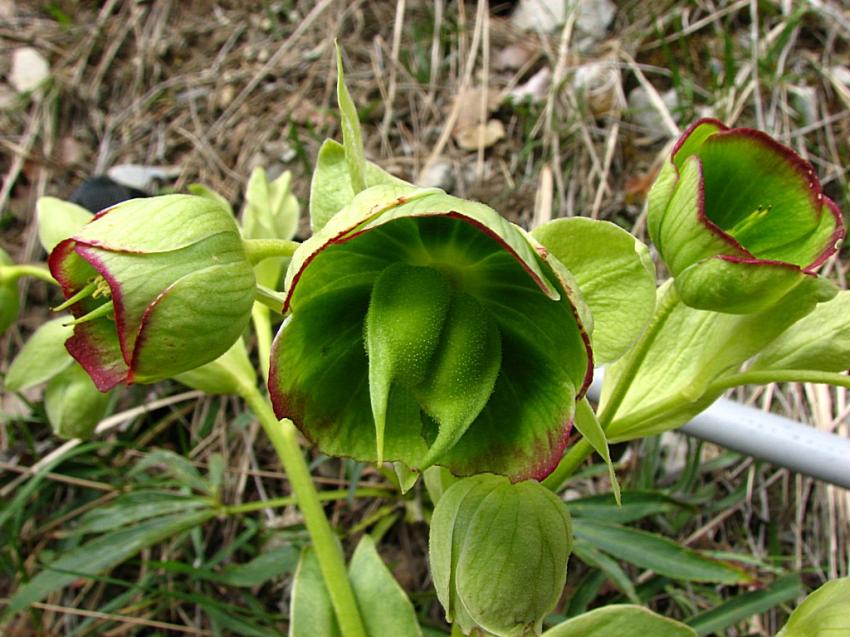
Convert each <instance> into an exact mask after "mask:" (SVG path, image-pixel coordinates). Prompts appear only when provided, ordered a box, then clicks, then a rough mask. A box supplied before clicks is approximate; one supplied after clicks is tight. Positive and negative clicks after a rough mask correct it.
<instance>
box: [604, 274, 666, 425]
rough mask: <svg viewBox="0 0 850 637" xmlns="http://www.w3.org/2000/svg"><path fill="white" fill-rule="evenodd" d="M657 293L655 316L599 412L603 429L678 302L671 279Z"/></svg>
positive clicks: (611, 418)
mask: <svg viewBox="0 0 850 637" xmlns="http://www.w3.org/2000/svg"><path fill="white" fill-rule="evenodd" d="M665 288H666V289H665ZM658 294H659V299H658V306H657V307H656V308H655V316H653V317H652V322H651V323H650V324H649V326H648V327H647V328H646V331H645V332H644V333H643V336H641V338H640V340H639V341H638V343H637V345H636V346H635V351H634V352H633V353H630V354H628V358H627V360H626V368H625V369H624V370H623V371H622V372H621V373H620V378H619V379H618V380H617V384H616V385H615V386H614V389H613V391H612V392H611V395H610V397H609V398H608V400H607V401H606V402H605V406H604V408H603V409H602V412H601V413H600V414H599V424H600V426H601V427H602V429H603V430H605V429H607V427H608V425H610V424H611V421H612V420H614V416H615V415H616V413H617V410H618V409H619V408H620V405H622V404H623V400H624V399H625V397H626V394H627V393H628V391H629V388H630V387H631V386H632V381H633V380H634V379H635V376H637V373H638V371H640V366H641V365H642V364H643V361H644V359H646V355H647V354H648V353H649V349H650V348H651V347H652V344H653V343H654V342H655V339H656V338H657V337H658V335H659V334H660V333H661V330H662V329H663V327H664V324H665V323H666V322H667V318H668V317H669V316H670V312H671V311H672V310H673V308H674V307H676V305H678V303H679V294H678V293H677V292H676V286H675V285H674V284H673V281H672V279H671V280H670V281H668V282H667V283H666V284H665V285H663V286H661V288H659V290H658Z"/></svg>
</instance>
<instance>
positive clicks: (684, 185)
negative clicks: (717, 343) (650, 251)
mask: <svg viewBox="0 0 850 637" xmlns="http://www.w3.org/2000/svg"><path fill="white" fill-rule="evenodd" d="M648 225H649V233H650V236H651V237H652V240H653V242H654V243H655V245H656V247H657V248H658V250H659V252H660V253H661V256H662V258H663V259H664V261H665V263H666V264H667V267H668V268H669V269H670V271H671V273H672V274H673V276H674V277H675V281H676V288H677V290H678V292H679V294H680V296H681V298H682V300H683V301H684V302H685V303H687V304H688V305H690V306H692V307H695V308H698V309H706V310H715V311H719V312H729V313H733V314H747V313H751V312H757V311H761V310H765V309H767V308H769V307H771V306H772V305H773V304H774V303H776V302H777V301H778V300H779V299H781V298H782V297H783V296H785V295H786V294H787V293H788V292H789V291H790V290H792V289H793V288H795V287H797V286H798V285H800V284H802V283H806V284H818V281H817V275H816V274H815V272H816V270H817V268H818V267H820V266H821V265H822V264H823V262H824V261H825V260H826V259H827V258H828V257H829V256H830V255H832V254H833V253H834V252H835V251H836V250H837V249H838V246H839V244H840V243H841V240H842V239H843V238H844V227H843V224H842V220H841V213H840V211H839V210H838V208H837V206H836V205H835V204H834V203H833V202H832V201H831V200H830V199H829V198H827V197H826V196H824V195H823V193H822V192H821V187H820V182H819V181H818V179H817V177H816V176H815V174H814V170H813V169H812V167H811V166H810V165H809V164H808V163H807V162H805V161H804V160H803V159H802V158H800V157H799V156H798V155H797V154H796V153H794V151H792V150H791V149H790V148H787V147H785V146H783V145H781V144H779V143H778V142H776V141H775V140H773V139H772V138H771V137H769V136H768V135H766V134H764V133H762V132H760V131H757V130H752V129H749V128H731V129H730V128H728V127H726V126H725V125H723V124H722V123H721V122H719V121H717V120H713V119H703V120H699V121H698V122H696V123H695V124H693V125H692V126H691V127H690V128H689V129H688V130H687V131H686V132H685V134H684V135H683V136H682V138H681V139H680V140H679V141H678V143H677V144H676V146H675V148H674V149H673V152H672V154H671V156H670V158H669V159H668V160H667V161H666V162H665V164H664V166H663V168H662V170H661V173H660V174H659V176H658V179H657V180H656V182H655V184H654V185H653V187H652V190H651V192H650V194H649V217H648Z"/></svg>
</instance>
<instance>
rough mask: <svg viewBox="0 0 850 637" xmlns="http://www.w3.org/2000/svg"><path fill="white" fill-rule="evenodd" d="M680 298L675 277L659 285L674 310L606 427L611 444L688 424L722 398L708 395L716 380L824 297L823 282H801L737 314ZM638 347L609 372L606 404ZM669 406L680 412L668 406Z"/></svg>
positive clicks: (662, 298)
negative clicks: (759, 307)
mask: <svg viewBox="0 0 850 637" xmlns="http://www.w3.org/2000/svg"><path fill="white" fill-rule="evenodd" d="M676 298H677V297H676V291H675V288H674V286H673V285H672V282H668V283H667V284H665V285H664V286H662V287H661V288H660V289H659V301H658V303H659V306H661V305H662V304H664V305H667V304H670V307H671V309H670V310H669V312H668V314H667V315H666V316H665V317H664V318H663V319H662V320H663V321H664V323H663V325H662V326H661V328H660V329H659V330H658V331H657V332H656V334H655V336H654V340H653V342H652V344H651V346H650V347H649V350H648V352H647V353H646V356H645V358H644V359H643V361H642V363H641V365H640V368H639V370H638V372H637V374H636V375H635V376H634V378H633V380H632V382H631V383H630V385H629V388H628V390H627V392H626V395H625V398H624V399H623V402H622V404H621V405H620V408H619V410H618V411H617V415H616V418H615V420H614V422H613V423H612V424H611V425H610V426H609V427H608V428H607V430H606V434H607V435H608V439H609V440H611V441H615V442H619V441H623V440H630V439H632V438H638V437H641V436H649V435H652V434H654V433H659V432H661V431H665V430H667V429H672V428H674V427H677V426H679V425H681V424H683V423H685V422H687V421H688V420H689V419H690V418H692V417H693V415H695V414H696V413H699V411H701V410H703V409H705V408H706V407H707V406H708V405H709V404H711V402H713V401H714V400H715V399H716V398H717V397H716V396H705V392H706V390H707V389H708V386H709V385H710V384H711V383H712V382H713V381H715V380H716V379H718V378H719V377H721V376H722V375H723V374H726V373H731V372H735V371H737V370H738V369H739V368H740V367H741V365H742V364H743V363H744V362H745V361H747V360H748V359H750V358H751V357H753V356H754V355H756V354H757V353H759V352H760V351H761V350H762V349H763V348H765V347H766V346H767V345H768V344H769V343H771V342H772V341H773V340H774V339H775V338H777V337H778V336H779V335H780V334H781V333H782V332H784V331H785V330H786V329H788V328H789V327H790V326H791V325H793V324H794V323H795V322H796V321H798V320H799V319H801V318H802V317H804V316H806V315H807V314H808V313H809V312H811V311H812V310H813V309H814V308H815V306H816V304H817V303H818V302H819V301H821V300H823V297H822V290H821V289H820V288H819V286H817V285H813V286H808V285H806V286H798V287H797V288H795V289H794V290H793V291H792V292H791V293H789V294H788V295H787V296H786V297H785V298H783V299H782V300H781V301H780V302H779V303H778V304H777V305H775V306H774V307H772V308H771V309H770V310H767V311H765V312H759V313H756V314H746V315H735V314H721V313H718V312H710V311H706V310H696V309H693V308H690V307H688V306H686V305H684V304H683V303H681V302H677V300H676ZM636 349H637V346H636V347H635V348H634V349H633V350H632V351H631V352H629V353H628V354H626V356H624V357H623V358H622V359H620V360H619V361H617V362H616V363H615V364H614V365H611V366H610V367H609V368H608V369H607V370H606V373H605V378H604V381H603V385H602V399H601V408H602V409H604V408H605V403H606V401H607V400H608V399H609V397H610V395H611V392H612V391H613V387H614V386H615V385H616V384H617V383H618V382H619V379H620V375H621V374H622V372H623V370H624V369H627V368H628V367H629V365H630V362H631V359H632V358H633V357H634V356H635V350H636ZM703 398H705V400H703ZM671 403H677V404H679V405H680V406H681V407H682V409H680V410H677V411H675V412H674V411H671V410H670V407H669V406H668V405H670V404H671Z"/></svg>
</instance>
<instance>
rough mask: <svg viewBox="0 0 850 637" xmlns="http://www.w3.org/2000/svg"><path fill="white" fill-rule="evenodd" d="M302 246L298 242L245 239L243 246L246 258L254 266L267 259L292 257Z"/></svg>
mask: <svg viewBox="0 0 850 637" xmlns="http://www.w3.org/2000/svg"><path fill="white" fill-rule="evenodd" d="M299 245H301V244H300V243H298V242H297V241H287V240H286V239H243V240H242V246H243V247H244V248H245V256H246V257H248V260H249V261H250V262H251V263H253V264H254V265H256V264H258V263H259V262H260V261H264V260H265V259H273V258H275V257H291V256H292V255H293V254H295V250H296V249H298V246H299Z"/></svg>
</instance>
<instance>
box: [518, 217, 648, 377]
mask: <svg viewBox="0 0 850 637" xmlns="http://www.w3.org/2000/svg"><path fill="white" fill-rule="evenodd" d="M531 234H532V236H533V237H534V238H535V239H537V240H538V241H540V243H542V244H543V247H545V248H546V249H547V250H548V251H549V252H551V253H552V255H553V256H554V257H555V258H557V259H558V260H559V261H561V263H563V264H564V265H565V266H566V267H567V269H568V270H569V271H570V272H571V273H572V274H573V276H574V277H575V280H576V282H577V283H578V287H579V289H580V290H581V294H582V296H583V297H584V300H585V302H586V303H587V305H588V307H589V308H590V312H591V315H592V316H593V334H592V337H593V356H594V362H595V363H596V364H597V365H604V364H606V363H610V362H612V361H614V360H616V359H617V358H619V357H620V356H621V355H622V354H623V353H624V352H625V351H626V350H627V349H628V348H629V347H630V346H631V345H632V343H634V342H635V340H637V338H638V337H639V336H640V334H641V332H643V330H644V329H645V328H646V325H647V323H649V320H650V318H652V313H653V311H654V310H655V265H654V264H653V262H652V258H651V257H650V255H649V250H648V249H647V247H646V246H645V245H644V244H643V243H641V242H640V241H638V240H637V239H635V238H634V237H633V236H632V235H631V234H629V233H628V232H626V231H625V230H623V229H622V228H620V227H618V226H616V225H614V224H613V223H610V222H607V221H597V220H595V219H587V218H584V217H570V218H569V219H555V220H554V221H550V222H549V223H547V224H544V225H542V226H540V227H538V228H535V229H534V230H533V231H532V233H531Z"/></svg>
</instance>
